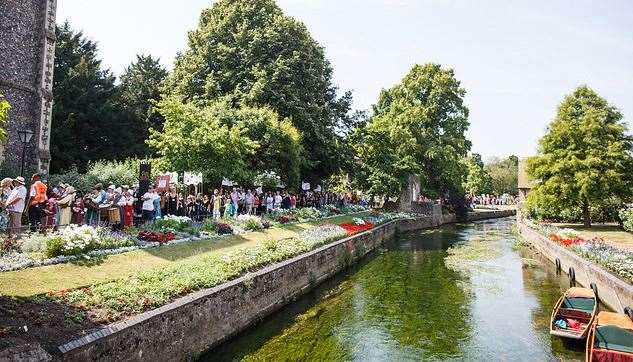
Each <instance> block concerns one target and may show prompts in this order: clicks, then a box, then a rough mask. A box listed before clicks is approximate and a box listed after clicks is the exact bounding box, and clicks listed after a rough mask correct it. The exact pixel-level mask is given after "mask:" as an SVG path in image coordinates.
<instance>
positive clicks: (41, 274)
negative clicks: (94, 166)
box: [0, 214, 363, 296]
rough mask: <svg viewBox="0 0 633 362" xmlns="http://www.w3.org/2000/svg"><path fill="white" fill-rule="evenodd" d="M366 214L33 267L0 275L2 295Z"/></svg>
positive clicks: (120, 273)
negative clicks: (88, 259) (76, 261)
mask: <svg viewBox="0 0 633 362" xmlns="http://www.w3.org/2000/svg"><path fill="white" fill-rule="evenodd" d="M362 215H363V214H353V215H343V216H339V217H335V218H330V219H324V220H317V221H312V222H306V223H299V224H292V225H286V226H282V227H276V228H271V229H268V230H265V231H263V232H251V233H246V234H243V235H232V236H230V237H227V238H223V239H219V240H202V241H196V242H190V243H183V244H178V245H173V246H164V247H160V248H153V249H146V250H136V251H132V252H128V253H123V254H117V255H110V256H108V257H105V258H102V259H98V260H90V261H84V262H81V263H67V264H58V265H50V266H44V267H38V268H30V269H24V270H18V271H13V272H4V273H0V295H5V296H31V295H36V294H42V293H46V292H49V291H53V290H62V289H72V288H77V287H82V286H87V285H92V284H95V283H102V282H105V281H108V280H113V279H119V278H124V277H127V276H130V275H133V274H135V273H138V272H140V271H146V270H151V269H154V268H160V267H161V266H165V265H168V264H172V263H179V262H183V261H185V260H189V259H191V258H196V257H199V256H201V255H205V254H209V253H218V252H225V251H228V250H231V249H235V248H243V247H249V246H253V245H256V244H257V243H260V242H263V241H266V240H273V239H274V240H280V239H285V238H291V237H294V236H296V235H297V234H298V233H300V232H301V231H302V230H305V229H307V228H310V227H312V226H314V225H320V224H325V223H336V224H340V223H345V222H351V220H352V219H353V218H354V217H358V216H362Z"/></svg>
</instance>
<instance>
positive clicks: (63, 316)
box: [0, 295, 103, 354]
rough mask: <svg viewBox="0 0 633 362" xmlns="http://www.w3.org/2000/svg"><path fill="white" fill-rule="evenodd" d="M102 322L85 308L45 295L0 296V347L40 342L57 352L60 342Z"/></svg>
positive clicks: (91, 328) (68, 339) (66, 340)
mask: <svg viewBox="0 0 633 362" xmlns="http://www.w3.org/2000/svg"><path fill="white" fill-rule="evenodd" d="M100 325H103V324H102V323H98V322H95V321H93V320H92V319H91V317H90V315H89V314H88V312H86V311H85V310H82V309H79V308H76V307H74V306H70V305H66V304H62V303H59V302H58V301H55V300H53V299H52V298H49V297H47V296H44V295H38V296H33V297H28V298H17V297H4V296H0V350H2V349H5V348H7V347H12V346H17V345H21V344H24V343H33V342H36V343H39V344H40V345H42V347H43V348H44V349H46V350H47V351H48V352H49V353H51V354H52V353H57V351H56V350H57V347H58V346H59V345H60V344H63V343H66V342H69V341H70V340H72V339H74V338H77V337H79V336H81V335H82V334H84V332H85V331H90V330H93V329H95V328H97V327H99V326H100Z"/></svg>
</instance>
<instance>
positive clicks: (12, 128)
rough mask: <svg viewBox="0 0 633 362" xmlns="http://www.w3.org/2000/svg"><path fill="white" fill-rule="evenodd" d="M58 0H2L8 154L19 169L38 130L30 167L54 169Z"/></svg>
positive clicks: (0, 42)
mask: <svg viewBox="0 0 633 362" xmlns="http://www.w3.org/2000/svg"><path fill="white" fill-rule="evenodd" d="M56 8H57V0H0V93H1V94H3V95H4V97H5V98H6V99H7V100H8V101H9V103H10V104H11V110H10V111H9V118H8V121H7V124H6V129H7V141H6V143H5V144H4V145H2V150H3V152H2V156H1V158H2V160H3V162H5V164H7V165H8V166H9V167H10V168H12V169H16V170H19V168H20V165H21V162H22V150H23V147H24V145H23V143H22V142H21V141H20V137H19V136H18V131H32V132H33V136H32V137H31V139H30V142H28V143H27V144H26V146H25V147H26V157H25V169H26V170H29V171H32V170H36V171H38V172H41V173H48V168H49V163H50V158H51V156H50V134H51V111H52V106H53V69H54V63H55V13H56Z"/></svg>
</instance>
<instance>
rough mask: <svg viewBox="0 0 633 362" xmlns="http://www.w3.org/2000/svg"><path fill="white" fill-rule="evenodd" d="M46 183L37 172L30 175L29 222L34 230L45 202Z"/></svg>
mask: <svg viewBox="0 0 633 362" xmlns="http://www.w3.org/2000/svg"><path fill="white" fill-rule="evenodd" d="M46 200H47V197H46V185H44V183H43V182H42V181H41V177H40V174H39V173H34V174H33V176H31V188H30V191H29V202H28V205H29V212H28V214H29V223H30V225H31V231H33V232H34V231H36V230H37V229H38V227H39V225H40V224H41V223H42V210H43V209H44V207H45V204H46Z"/></svg>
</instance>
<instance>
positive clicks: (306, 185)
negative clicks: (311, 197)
mask: <svg viewBox="0 0 633 362" xmlns="http://www.w3.org/2000/svg"><path fill="white" fill-rule="evenodd" d="M301 189H302V190H303V191H308V190H310V183H309V182H301Z"/></svg>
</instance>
